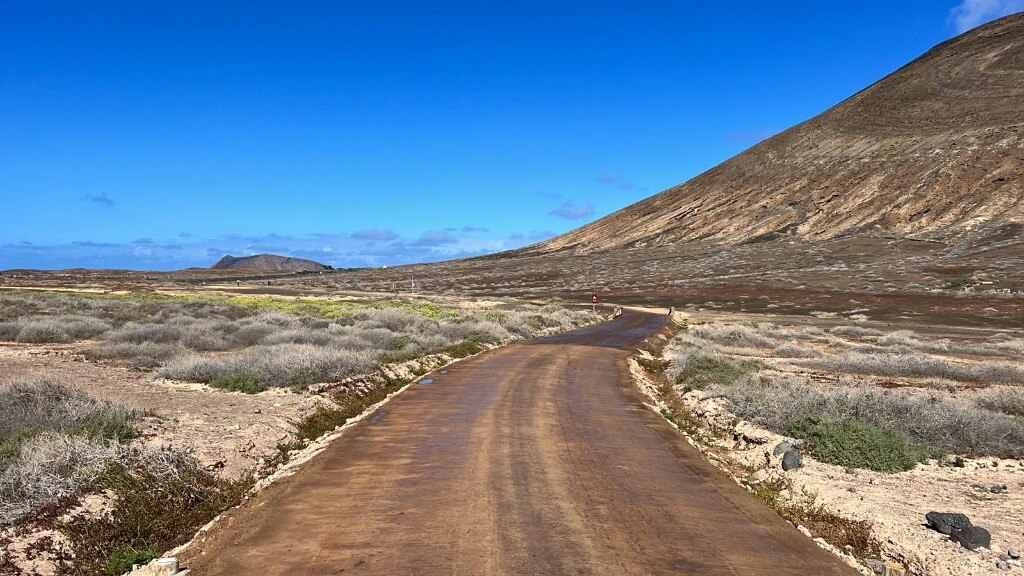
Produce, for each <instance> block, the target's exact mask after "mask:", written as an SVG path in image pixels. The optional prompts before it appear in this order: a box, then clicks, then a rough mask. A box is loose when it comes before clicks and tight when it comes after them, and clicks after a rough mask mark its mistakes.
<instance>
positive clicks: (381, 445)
mask: <svg viewBox="0 0 1024 576" xmlns="http://www.w3.org/2000/svg"><path fill="white" fill-rule="evenodd" d="M663 322H664V316H661V315H653V314H646V313H639V312H627V313H626V314H625V315H623V316H622V317H621V318H619V319H618V320H616V321H613V322H609V323H606V324H601V325H597V326H593V327H588V328H584V329H581V330H577V331H575V332H572V333H569V334H565V335H559V336H553V337H548V338H542V339H539V340H536V341H533V342H529V343H521V344H514V345H511V346H508V347H506V348H502V349H498V350H492V351H489V352H486V353H484V354H481V355H479V356H477V357H474V358H471V359H469V360H467V361H465V362H462V363H459V364H456V365H453V366H451V367H450V368H448V371H447V374H436V375H434V381H433V382H432V383H431V384H429V385H426V386H413V387H412V388H411V389H409V390H408V391H407V392H406V393H405V394H403V395H402V396H400V397H398V398H396V399H395V400H394V401H392V402H391V403H390V404H389V406H388V410H387V413H386V414H383V416H382V417H380V418H376V419H368V420H366V421H364V422H363V423H362V424H361V425H359V426H357V427H356V428H354V429H352V431H351V432H350V433H349V434H347V435H346V436H345V437H343V438H341V439H339V440H338V441H337V442H335V443H334V444H333V445H331V446H330V447H329V448H328V449H327V450H326V451H325V452H324V453H322V454H320V455H319V456H318V457H316V458H314V459H313V460H312V461H310V462H309V463H308V464H307V465H306V466H305V467H303V468H302V469H301V470H300V471H299V472H298V473H296V474H295V475H294V476H292V477H290V478H287V479H285V480H282V481H280V482H278V483H276V484H274V485H272V486H271V487H269V488H268V489H267V490H265V491H264V492H261V493H260V494H258V495H257V496H256V497H254V498H253V499H252V500H251V501H250V502H249V503H247V504H246V505H245V506H243V507H241V508H239V509H236V510H233V511H231V512H229V513H228V514H227V515H226V516H225V518H224V519H223V520H222V521H221V522H220V523H219V525H218V527H216V528H214V530H212V531H211V532H210V533H209V535H208V537H207V539H206V540H205V541H203V542H201V543H197V544H196V545H194V546H193V547H192V548H190V549H189V550H188V551H187V553H186V556H185V558H184V560H185V563H186V565H187V566H188V567H189V568H191V569H192V570H193V574H197V575H205V574H242V573H262V574H339V573H346V574H349V573H356V574H394V573H416V574H569V573H573V574H606V573H626V574H652V573H654V574H656V573H683V574H687V573H689V574H697V573H699V574H708V575H718V574H721V575H726V574H728V575H734V574H758V575H762V574H764V575H787V574H793V575H796V574H808V573H811V574H853V573H855V572H854V571H852V569H850V568H849V567H847V566H845V565H844V564H842V563H841V562H840V561H839V560H838V559H836V558H835V557H833V556H831V555H830V554H828V553H826V552H824V551H823V550H821V549H819V548H818V547H817V546H815V545H814V544H813V543H812V542H811V541H810V540H809V539H807V538H805V537H804V536H802V535H801V534H800V533H799V532H797V531H796V530H795V529H794V528H793V527H792V526H791V525H789V524H788V523H786V522H785V521H784V520H783V519H781V518H780V517H778V516H777V515H776V514H775V513H774V512H772V511H771V510H769V509H767V508H765V507H764V506H763V505H761V504H760V503H759V502H757V501H756V500H754V499H753V498H752V497H751V496H749V495H748V494H747V493H746V492H744V491H743V490H742V488H740V487H739V486H737V485H736V484H735V483H734V482H732V481H731V480H730V479H728V478H727V477H725V476H723V475H722V474H721V473H720V472H718V471H717V470H716V469H715V468H714V467H713V466H712V465H711V464H710V463H708V462H707V461H706V460H704V458H703V457H702V456H701V455H700V454H699V453H697V452H696V451H695V450H694V449H693V448H692V447H691V446H689V445H688V444H687V443H686V442H685V441H684V440H683V438H682V437H681V436H680V435H679V434H678V433H676V431H675V430H673V429H672V428H671V427H669V426H668V425H667V424H666V423H665V422H664V421H663V420H662V419H661V417H659V416H657V415H655V414H653V413H652V412H650V411H649V410H647V409H646V408H644V407H643V406H642V403H641V401H640V398H639V393H638V391H637V390H636V389H635V387H633V385H632V383H631V381H630V379H629V374H628V369H627V367H626V358H627V356H628V355H629V354H630V353H631V351H632V348H633V347H634V346H635V345H636V344H637V343H639V342H640V341H641V340H643V339H644V338H646V337H648V336H650V335H651V334H654V333H655V332H657V331H658V330H659V329H660V328H661V327H662V325H663Z"/></svg>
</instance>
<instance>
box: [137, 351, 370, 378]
mask: <svg viewBox="0 0 1024 576" xmlns="http://www.w3.org/2000/svg"><path fill="white" fill-rule="evenodd" d="M374 365H375V363H374V361H373V358H372V357H371V356H370V355H368V354H366V353H363V352H352V351H349V350H342V349H333V348H321V347H317V346H312V345H308V344H279V345H275V346H254V347H252V348H248V349H246V350H243V351H242V352H238V353H234V354H229V355H225V356H219V357H215V358H211V357H205V356H187V357H182V358H178V359H176V360H173V361H171V362H170V363H169V364H168V365H167V366H165V367H163V368H161V369H160V370H158V371H157V372H156V374H157V375H158V376H162V377H165V378H174V379H177V380H188V381H191V382H207V383H210V382H214V381H217V380H220V379H224V378H239V377H244V378H248V379H251V380H253V381H257V382H261V383H262V384H263V385H265V386H270V387H302V386H308V385H310V384H314V383H317V382H333V381H338V380H342V379H344V378H346V377H348V376H356V375H359V374H365V373H367V372H369V371H370V370H372V369H373V367H374Z"/></svg>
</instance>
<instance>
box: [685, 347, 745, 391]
mask: <svg viewBox="0 0 1024 576" xmlns="http://www.w3.org/2000/svg"><path fill="white" fill-rule="evenodd" d="M764 368H765V364H764V362H761V361H760V360H748V359H739V358H729V357H727V356H710V355H705V354H694V355H693V356H690V358H689V359H687V361H686V366H684V367H683V369H682V370H681V371H680V372H679V374H677V375H676V384H681V385H682V386H683V387H685V388H686V389H687V390H703V389H705V388H708V387H710V386H719V385H728V384H732V383H734V382H738V381H740V380H742V379H743V378H746V377H747V376H749V375H751V374H753V373H754V372H757V371H759V370H763V369H764Z"/></svg>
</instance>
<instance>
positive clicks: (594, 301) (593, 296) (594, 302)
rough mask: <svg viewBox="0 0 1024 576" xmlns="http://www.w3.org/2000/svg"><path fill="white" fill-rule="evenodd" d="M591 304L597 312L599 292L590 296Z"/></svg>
mask: <svg viewBox="0 0 1024 576" xmlns="http://www.w3.org/2000/svg"><path fill="white" fill-rule="evenodd" d="M590 304H591V308H592V309H593V311H594V312H597V292H594V294H593V295H592V296H591V297H590Z"/></svg>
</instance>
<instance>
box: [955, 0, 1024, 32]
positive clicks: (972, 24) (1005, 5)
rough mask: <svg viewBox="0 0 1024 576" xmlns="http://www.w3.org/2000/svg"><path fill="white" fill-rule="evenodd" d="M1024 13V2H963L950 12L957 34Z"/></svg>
mask: <svg viewBox="0 0 1024 576" xmlns="http://www.w3.org/2000/svg"><path fill="white" fill-rule="evenodd" d="M1021 11H1024V0H963V2H961V3H960V4H959V5H958V6H956V7H955V8H953V9H952V10H950V13H949V15H950V18H951V19H952V20H953V24H954V26H956V31H957V33H963V32H966V31H968V30H970V29H972V28H976V27H978V26H981V25H982V24H985V23H986V22H989V21H992V20H995V19H996V18H1001V17H1003V16H1008V15H1010V14H1014V13H1016V12H1021Z"/></svg>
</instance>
